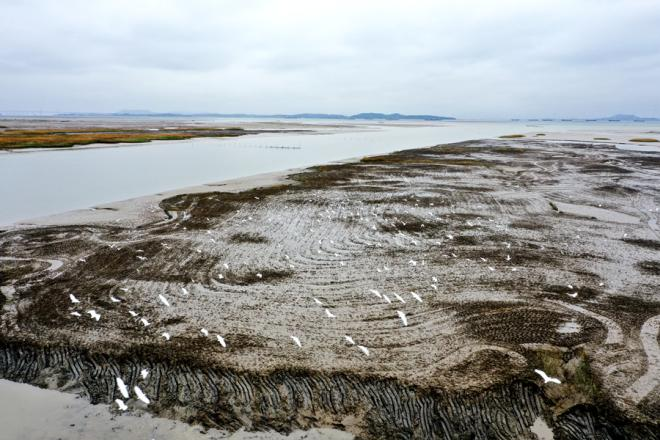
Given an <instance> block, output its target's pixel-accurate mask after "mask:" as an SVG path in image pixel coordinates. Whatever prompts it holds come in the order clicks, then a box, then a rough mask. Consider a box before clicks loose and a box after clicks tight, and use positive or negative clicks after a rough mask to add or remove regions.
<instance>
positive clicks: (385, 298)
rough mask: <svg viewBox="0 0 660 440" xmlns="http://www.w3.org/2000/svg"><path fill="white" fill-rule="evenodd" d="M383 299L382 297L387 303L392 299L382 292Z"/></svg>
mask: <svg viewBox="0 0 660 440" xmlns="http://www.w3.org/2000/svg"><path fill="white" fill-rule="evenodd" d="M383 299H384V300H385V301H387V303H388V304H392V300H391V299H389V298H388V297H387V295H385V294H384V293H383Z"/></svg>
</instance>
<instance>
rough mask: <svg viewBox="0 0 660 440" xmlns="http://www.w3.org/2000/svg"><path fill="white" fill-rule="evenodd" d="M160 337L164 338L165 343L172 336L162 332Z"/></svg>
mask: <svg viewBox="0 0 660 440" xmlns="http://www.w3.org/2000/svg"><path fill="white" fill-rule="evenodd" d="M160 335H161V336H162V337H164V338H165V340H166V341H169V340H170V338H171V337H172V336H171V335H170V334H169V333H167V332H163V333H161V334H160Z"/></svg>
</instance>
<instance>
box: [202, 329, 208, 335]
mask: <svg viewBox="0 0 660 440" xmlns="http://www.w3.org/2000/svg"><path fill="white" fill-rule="evenodd" d="M200 333H201V334H203V335H204V336H208V335H209V331H208V330H206V329H205V328H203V329H201V330H200Z"/></svg>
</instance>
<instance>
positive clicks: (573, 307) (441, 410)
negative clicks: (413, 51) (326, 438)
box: [0, 141, 660, 438]
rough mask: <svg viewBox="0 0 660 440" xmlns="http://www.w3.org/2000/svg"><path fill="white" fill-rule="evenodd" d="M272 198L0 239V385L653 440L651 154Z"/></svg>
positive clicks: (420, 174) (362, 165)
mask: <svg viewBox="0 0 660 440" xmlns="http://www.w3.org/2000/svg"><path fill="white" fill-rule="evenodd" d="M290 179H291V183H287V184H283V185H280V186H277V187H270V188H258V189H254V190H251V191H246V192H242V193H222V192H214V193H206V194H191V195H182V196H177V197H174V198H171V199H167V200H164V201H163V202H162V203H161V207H162V208H163V210H164V211H165V212H167V215H168V220H165V221H162V222H158V223H151V224H145V225H143V226H142V227H140V228H137V229H127V228H122V227H121V225H108V226H105V227H102V226H89V225H80V226H71V227H49V228H36V229H30V230H16V231H11V232H5V233H3V234H2V235H0V258H2V259H0V265H1V266H0V267H2V271H1V273H0V276H1V277H2V278H1V279H0V283H1V285H2V296H0V302H1V303H2V315H1V319H2V321H1V322H2V327H1V331H2V351H1V352H0V353H1V354H0V376H2V377H7V378H11V379H13V380H19V381H26V382H30V383H36V384H40V385H43V386H50V387H54V388H59V389H64V390H69V391H74V392H76V391H80V392H83V393H84V394H85V395H87V396H88V397H89V398H90V399H92V400H94V401H102V402H112V401H113V400H114V399H116V398H121V395H120V391H119V390H118V389H117V386H116V385H115V379H116V377H122V378H123V379H124V381H125V382H126V383H127V384H130V386H131V387H132V386H135V385H139V386H140V388H141V389H142V390H144V392H145V393H146V395H147V396H149V398H150V401H151V403H150V404H149V405H148V407H147V409H148V410H151V411H154V412H157V413H160V414H164V415H168V416H171V417H177V418H182V419H184V420H190V421H196V422H201V423H204V424H207V425H213V426H221V427H224V428H231V429H234V428H235V429H238V428H239V427H241V426H246V427H249V428H251V429H265V428H272V429H276V430H279V431H287V430H290V429H293V428H296V427H313V426H334V427H339V428H341V429H345V430H347V431H350V432H353V433H355V434H356V435H358V436H359V437H361V438H460V437H461V436H466V437H467V438H473V437H475V438H526V437H527V438H535V437H534V434H533V433H532V430H530V427H531V426H532V425H533V424H534V423H535V421H536V420H537V419H539V418H540V419H542V420H543V423H545V424H547V425H548V426H549V427H550V428H551V429H552V431H553V433H554V435H555V438H594V437H595V436H596V435H600V436H602V438H617V436H618V437H621V436H624V437H625V438H658V434H657V433H658V432H659V430H658V422H659V421H658V418H657V414H659V413H660V387H659V386H658V385H659V379H658V377H659V375H658V372H659V371H660V349H659V348H658V328H659V323H660V318H659V317H658V316H659V315H660V301H659V300H658V291H657V287H658V285H659V284H660V283H659V281H660V277H659V276H658V275H659V273H658V271H657V270H655V268H657V267H659V266H660V236H659V235H660V232H659V231H658V216H659V215H660V212H659V211H658V206H659V205H660V156H658V155H656V154H653V153H635V152H623V151H618V150H616V149H614V148H612V147H611V146H607V145H580V144H571V143H550V142H546V143H544V142H534V141H506V142H505V141H481V142H476V141H475V142H467V143H462V144H452V145H441V146H437V147H432V148H427V149H418V150H407V151H405V152H401V153H395V154H392V155H387V156H379V157H370V158H366V159H364V160H362V161H361V162H358V163H349V164H340V165H328V166H322V167H316V168H313V169H310V170H308V171H305V172H303V173H300V174H297V175H293V176H291V177H290ZM70 295H73V296H74V298H75V300H76V301H79V302H75V301H73V299H72V298H71V296H70ZM92 311H93V312H94V313H91V312H92ZM99 315H100V316H99ZM92 316H96V317H92ZM96 318H98V319H96ZM143 369H145V370H147V371H148V376H147V377H146V378H145V379H142V378H141V376H140V374H141V370H143ZM535 369H539V370H543V371H544V372H545V373H547V374H548V375H549V376H551V377H553V378H556V379H558V381H559V382H561V383H560V384H557V383H556V382H548V383H544V381H543V380H542V379H541V377H540V376H539V375H538V374H536V373H535V372H534V370H535ZM126 401H127V404H128V406H129V410H133V409H137V408H139V407H142V406H143V404H142V403H140V402H138V401H137V400H136V399H135V396H131V397H130V398H129V399H126Z"/></svg>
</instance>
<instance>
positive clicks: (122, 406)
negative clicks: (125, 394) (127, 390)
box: [115, 399, 128, 411]
mask: <svg viewBox="0 0 660 440" xmlns="http://www.w3.org/2000/svg"><path fill="white" fill-rule="evenodd" d="M115 403H116V404H117V406H118V407H119V409H120V410H122V411H126V410H127V409H128V407H127V406H126V404H125V403H124V401H123V400H121V399H115Z"/></svg>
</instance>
